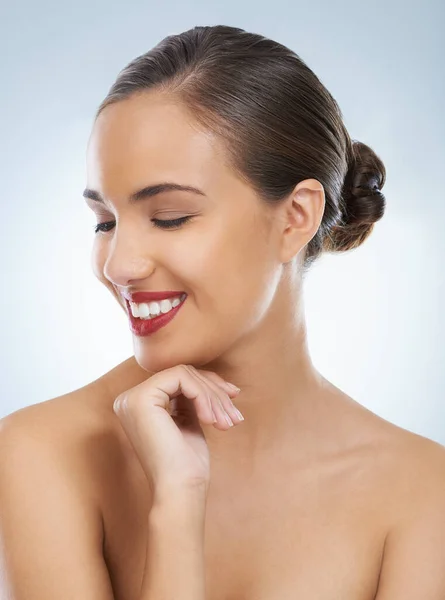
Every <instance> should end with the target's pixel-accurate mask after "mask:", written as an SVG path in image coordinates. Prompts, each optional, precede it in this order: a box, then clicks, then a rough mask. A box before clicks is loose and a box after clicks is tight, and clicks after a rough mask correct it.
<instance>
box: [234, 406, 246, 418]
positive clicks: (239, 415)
mask: <svg viewBox="0 0 445 600" xmlns="http://www.w3.org/2000/svg"><path fill="white" fill-rule="evenodd" d="M234 408H235V412H236V414H237V415H238V417H239V418H240V419H241V421H244V417H243V415H242V414H241V413H240V411H239V410H238V409H237V408H236V407H234Z"/></svg>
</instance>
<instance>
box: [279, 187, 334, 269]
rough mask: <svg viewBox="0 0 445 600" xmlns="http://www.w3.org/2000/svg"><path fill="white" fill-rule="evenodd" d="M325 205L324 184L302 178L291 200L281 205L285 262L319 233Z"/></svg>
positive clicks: (282, 255)
mask: <svg viewBox="0 0 445 600" xmlns="http://www.w3.org/2000/svg"><path fill="white" fill-rule="evenodd" d="M324 207H325V193H324V188H323V186H322V184H321V183H320V182H319V181H317V180H316V179H305V180H304V181H300V183H298V185H296V186H295V188H294V190H293V192H292V194H290V196H289V198H288V200H286V201H285V202H284V203H283V205H282V206H280V209H281V210H282V213H281V217H282V218H281V219H280V227H281V231H280V232H279V233H280V234H281V240H282V243H281V257H280V258H281V261H282V262H283V263H287V262H289V261H291V260H292V259H293V258H294V256H295V255H297V254H298V253H299V252H300V250H301V249H302V248H304V247H305V246H306V245H307V244H308V243H309V242H310V241H311V239H312V238H313V237H314V235H315V234H316V233H317V230H318V228H319V226H320V223H321V220H322V218H323V214H324Z"/></svg>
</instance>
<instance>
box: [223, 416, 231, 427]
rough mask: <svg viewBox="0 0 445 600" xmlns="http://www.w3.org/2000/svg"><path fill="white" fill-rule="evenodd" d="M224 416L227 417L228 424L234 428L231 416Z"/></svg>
mask: <svg viewBox="0 0 445 600" xmlns="http://www.w3.org/2000/svg"><path fill="white" fill-rule="evenodd" d="M224 416H225V417H226V421H227V423H228V424H229V425H230V427H233V421H232V419H231V418H230V417H229V415H228V414H227V413H226V414H225V415H224Z"/></svg>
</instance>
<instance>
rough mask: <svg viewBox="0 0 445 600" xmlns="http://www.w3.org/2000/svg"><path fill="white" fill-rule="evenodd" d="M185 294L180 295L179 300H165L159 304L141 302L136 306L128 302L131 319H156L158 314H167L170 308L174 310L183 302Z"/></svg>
mask: <svg viewBox="0 0 445 600" xmlns="http://www.w3.org/2000/svg"><path fill="white" fill-rule="evenodd" d="M185 298H186V294H182V295H181V297H180V298H177V297H176V298H174V299H173V300H170V299H166V300H161V301H160V302H149V303H147V302H141V303H140V304H137V303H135V302H130V310H131V314H132V315H133V317H139V318H140V319H151V318H153V317H156V316H157V315H159V314H160V313H163V314H165V313H168V312H169V311H171V309H172V308H175V307H176V306H178V305H179V304H181V302H182V301H183V300H185Z"/></svg>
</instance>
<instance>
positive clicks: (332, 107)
mask: <svg viewBox="0 0 445 600" xmlns="http://www.w3.org/2000/svg"><path fill="white" fill-rule="evenodd" d="M155 88H156V89H158V90H161V91H165V92H167V93H169V94H171V95H173V96H174V97H176V98H177V99H178V100H179V101H180V102H181V103H182V104H183V105H184V106H185V107H186V108H187V109H188V110H189V111H190V112H191V113H192V115H193V117H194V118H195V120H196V122H198V123H200V124H201V126H203V127H204V128H207V129H209V130H211V131H213V132H215V133H217V134H218V135H219V136H221V137H222V138H223V140H224V142H225V148H226V150H227V151H228V153H227V156H228V162H229V164H230V166H231V167H232V168H233V169H234V170H235V171H236V172H237V173H238V174H239V175H240V176H241V177H242V178H243V179H244V180H245V181H247V182H248V183H249V184H250V185H251V186H252V187H253V189H254V190H255V191H256V193H257V194H258V196H259V197H260V198H261V199H263V200H264V201H265V202H268V203H276V202H279V201H280V200H283V199H285V198H286V197H288V196H289V194H290V193H291V192H292V190H293V189H294V187H295V186H296V185H297V183H298V182H299V181H302V180H304V179H308V178H314V179H316V180H318V181H319V182H320V183H321V184H322V185H323V187H324V191H325V200H326V205H325V211H324V214H323V219H322V221H321V223H320V227H319V228H318V231H317V232H316V234H315V236H314V237H313V238H312V240H311V241H310V242H309V243H308V244H307V247H306V255H305V260H304V263H303V274H304V273H305V272H306V271H307V269H308V268H309V267H310V265H311V264H312V263H313V261H314V260H315V259H316V258H317V257H318V256H319V255H320V254H321V253H322V252H323V251H326V252H344V251H347V250H351V249H353V248H356V247H357V246H359V245H360V244H361V243H362V242H363V241H364V240H365V239H366V238H367V237H368V236H369V234H370V233H371V231H372V229H373V227H374V223H375V222H376V221H378V220H379V219H381V217H382V216H383V214H384V210H385V196H384V195H383V194H382V193H381V191H380V190H381V188H382V187H383V185H384V183H385V177H386V172H385V167H384V164H383V162H382V161H381V159H380V158H379V157H378V156H377V155H376V154H375V152H374V151H373V150H372V149H371V148H370V147H369V146H367V145H366V144H363V143H361V142H358V141H356V140H351V138H350V137H349V134H348V132H347V130H346V127H345V125H344V123H343V115H342V113H341V111H340V108H339V106H338V104H337V102H336V101H335V99H334V98H333V97H332V95H331V94H330V93H329V92H328V90H327V89H326V88H325V87H324V85H323V84H322V83H321V81H320V80H319V79H318V77H317V76H316V75H315V74H314V73H313V72H312V71H311V69H309V67H308V66H307V65H306V64H305V63H304V61H303V60H302V59H301V58H300V57H299V56H298V55H297V54H295V53H294V52H293V51H292V50H290V49H289V48H287V47H286V46H283V45H281V44H279V43H278V42H275V41H273V40H270V39H268V38H266V37H263V36H261V35H258V34H254V33H248V32H246V31H244V30H243V29H240V28H237V27H229V26H225V25H216V26H212V27H210V26H208V27H207V26H198V27H194V28H193V29H189V30H188V31H184V32H183V33H180V34H177V35H169V36H167V37H166V38H164V39H163V40H162V41H161V42H159V43H158V44H157V45H156V46H155V47H154V48H152V49H151V50H149V51H148V52H146V53H145V54H142V55H141V56H138V57H137V58H135V59H134V60H132V61H131V62H130V63H129V64H128V65H127V66H126V67H125V68H124V69H123V70H122V71H121V72H120V73H119V74H118V77H117V79H116V81H115V83H114V84H113V85H112V87H111V89H110V91H109V93H108V95H107V96H106V98H105V99H104V101H103V102H102V103H101V105H100V106H99V109H98V110H97V113H96V118H97V116H98V115H99V114H100V112H101V111H102V110H103V109H104V108H105V107H106V106H108V105H110V104H113V103H115V102H119V101H120V100H124V99H125V98H128V97H129V96H131V95H132V94H134V93H138V92H144V91H147V90H150V89H155Z"/></svg>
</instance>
